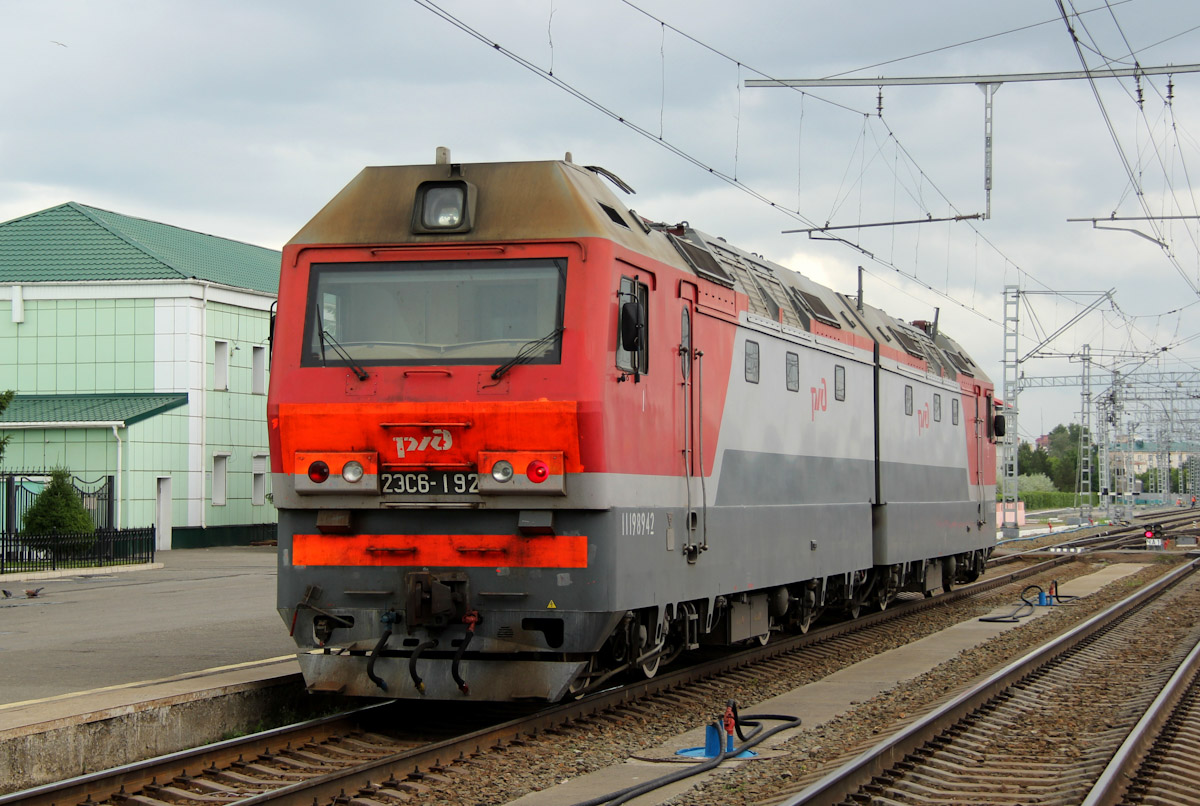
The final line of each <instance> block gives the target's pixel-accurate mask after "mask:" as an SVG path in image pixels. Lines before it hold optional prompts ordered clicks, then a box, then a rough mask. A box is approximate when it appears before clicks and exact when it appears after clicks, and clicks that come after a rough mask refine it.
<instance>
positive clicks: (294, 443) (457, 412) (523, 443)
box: [279, 400, 583, 474]
mask: <svg viewBox="0 0 1200 806" xmlns="http://www.w3.org/2000/svg"><path fill="white" fill-rule="evenodd" d="M576 409H577V405H576V403H575V401H548V400H531V401H520V402H491V401H488V402H483V401H479V402H445V403H415V402H410V401H405V402H399V401H398V402H394V403H354V404H350V403H281V404H280V406H279V429H280V450H281V453H280V457H279V459H280V461H281V463H282V464H283V471H284V472H285V473H292V474H295V473H305V472H307V466H304V467H301V466H299V464H298V460H297V458H296V457H297V456H298V455H300V454H309V453H313V454H317V453H321V452H325V451H335V452H353V451H364V450H369V451H377V452H378V457H379V464H380V465H381V466H383V467H414V468H419V467H463V468H467V467H474V466H475V465H476V462H477V460H478V457H479V453H480V451H513V450H522V451H558V452H560V453H561V454H562V456H563V464H564V467H563V471H564V472H568V473H578V472H579V471H581V470H582V469H583V468H582V466H581V464H580V462H579V425H578V421H577V418H578V415H577V412H576ZM289 465H290V466H289Z"/></svg>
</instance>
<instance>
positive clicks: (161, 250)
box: [0, 202, 280, 294]
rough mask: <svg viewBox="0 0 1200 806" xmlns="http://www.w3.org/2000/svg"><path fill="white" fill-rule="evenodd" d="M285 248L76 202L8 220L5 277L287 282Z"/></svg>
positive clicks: (2, 242) (2, 238)
mask: <svg viewBox="0 0 1200 806" xmlns="http://www.w3.org/2000/svg"><path fill="white" fill-rule="evenodd" d="M279 261H280V253H279V252H278V251H276V250H274V249H266V248H264V247H261V246H253V245H251V244H246V243H241V242H240V241H231V240H229V239H227V238H218V237H216V236H213V235H205V234H204V233H202V232H193V231H192V230H186V229H180V228H179V227H172V226H170V225H169V224H159V223H157V222H155V221H147V220H145V219H142V218H133V217H131V216H126V215H121V214H120V213H113V212H110V211H108V210H101V209H99V208H96V207H88V206H86V205H83V204H78V203H76V202H67V203H66V204H60V205H59V206H57V207H51V208H49V209H47V210H42V211H41V212H39V213H32V214H30V215H27V216H23V217H21V218H14V219H13V220H11V221H6V222H3V223H0V284H3V285H8V284H14V283H37V282H92V281H104V280H164V279H170V280H178V279H189V278H195V279H198V280H208V281H210V282H214V283H221V284H223V285H229V286H234V287H237V288H247V289H252V290H255V291H265V292H267V293H271V294H274V293H276V292H277V291H278V290H279Z"/></svg>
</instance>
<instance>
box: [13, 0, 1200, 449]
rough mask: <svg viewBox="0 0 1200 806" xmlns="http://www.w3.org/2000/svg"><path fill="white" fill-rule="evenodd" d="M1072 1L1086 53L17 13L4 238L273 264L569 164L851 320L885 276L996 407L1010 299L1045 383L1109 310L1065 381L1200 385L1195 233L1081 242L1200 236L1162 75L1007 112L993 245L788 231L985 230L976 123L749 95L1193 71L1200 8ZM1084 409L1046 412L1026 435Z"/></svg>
mask: <svg viewBox="0 0 1200 806" xmlns="http://www.w3.org/2000/svg"><path fill="white" fill-rule="evenodd" d="M1062 2H1063V7H1064V8H1065V10H1066V12H1067V14H1068V15H1069V16H1070V20H1071V26H1072V29H1073V30H1074V32H1075V34H1076V36H1077V38H1078V40H1079V46H1078V48H1077V47H1076V44H1075V43H1074V42H1073V41H1072V36H1071V33H1070V32H1069V31H1068V28H1067V25H1066V24H1065V23H1064V21H1063V19H1062V18H1061V16H1060V7H1059V4H1058V2H1056V0H1006V2H1003V3H997V2H984V0H923V1H922V2H920V3H900V2H896V0H842V2H836V3H834V2H829V0H824V1H823V2H815V1H814V0H761V1H758V0H748V1H747V2H743V3H736V4H735V3H730V2H714V1H712V0H692V1H691V2H683V0H633V2H624V0H586V1H585V0H529V1H528V2H522V1H519V0H514V1H513V2H503V3H502V2H495V0H493V1H492V2H484V1H483V0H472V1H471V2H463V1H462V0H442V2H440V3H439V4H438V5H437V6H433V5H432V4H430V3H429V2H427V0H419V1H415V0H389V1H388V2H384V1H383V0H375V1H373V0H362V1H361V2H355V3H329V2H305V1H304V0H288V1H287V2H284V1H283V0H277V1H276V2H256V1H255V0H237V1H236V2H233V1H232V0H230V1H228V2H226V1H223V0H206V2H203V3H200V2H192V3H183V2H167V1H166V0H153V2H151V1H150V0H125V1H124V2H117V1H114V2H99V0H90V2H81V1H79V0H62V2H56V3H45V2H42V1H41V0H3V3H2V4H0V8H2V9H3V13H4V16H3V19H4V25H3V26H2V27H0V66H2V68H3V69H2V73H3V76H4V78H3V80H0V108H2V109H3V118H2V119H0V120H2V122H0V220H8V219H11V218H15V217H18V216H22V215H26V214H28V213H31V212H35V211H37V210H41V209H44V208H46V207H50V206H53V205H57V204H61V203H63V202H65V201H77V202H81V203H84V204H89V205H93V206H97V207H103V208H105V209H110V210H114V211H117V212H121V213H125V214H129V215H135V216H140V217H144V218H149V219H153V220H156V221H162V222H165V223H168V224H174V225H177V226H181V227H187V228H189V229H196V230H200V231H203V232H208V233H211V234H214V235H220V236H223V237H229V238H235V239H239V240H243V241H247V242H250V243H255V244H260V245H263V246H269V247H275V248H278V247H280V246H281V245H282V244H283V243H284V242H285V241H286V240H287V239H288V238H289V237H290V236H291V235H292V234H293V233H294V232H296V231H297V230H298V229H300V227H301V226H302V225H303V224H304V222H306V221H307V220H308V219H309V218H310V217H311V216H312V215H313V214H314V213H315V212H316V211H317V210H318V209H319V208H320V207H321V206H322V205H323V204H324V203H325V202H326V201H327V200H328V199H329V198H330V197H331V196H332V195H333V194H334V193H336V192H337V190H338V189H340V188H341V187H342V186H343V185H344V184H345V183H346V182H347V181H349V180H350V179H351V178H352V177H353V176H354V175H355V174H356V173H357V172H358V170H359V169H360V168H361V167H363V166H364V165H386V164H413V163H425V162H430V161H432V158H433V153H434V149H435V147H437V146H448V147H450V149H451V151H452V155H453V158H454V160H455V161H456V162H458V161H461V162H493V161H503V160H520V159H539V160H540V159H558V158H561V157H562V155H563V154H564V153H565V152H567V151H570V152H572V154H573V155H574V158H575V160H576V161H578V162H581V163H584V164H596V165H603V166H604V167H606V168H608V169H609V170H611V171H613V172H614V173H616V174H618V175H619V176H620V177H622V178H623V179H624V180H625V181H626V182H627V183H629V184H630V185H632V186H633V187H634V188H635V189H636V190H637V195H635V196H632V197H630V198H629V199H628V204H629V206H631V207H633V208H635V209H636V210H637V211H638V212H639V213H641V214H642V215H645V216H647V217H650V218H654V219H658V220H663V221H670V222H676V221H683V220H686V221H688V222H689V223H691V224H692V225H693V226H695V227H697V228H700V229H703V230H705V231H707V232H710V233H713V234H716V235H721V236H723V237H725V238H726V239H728V240H729V241H731V242H733V243H736V244H738V245H739V246H742V247H744V248H747V249H750V250H752V251H755V252H759V253H761V254H763V255H764V256H766V257H768V258H770V259H772V260H775V261H777V262H780V263H783V264H784V265H787V266H789V267H791V268H794V269H797V270H799V271H802V272H804V273H806V274H808V275H809V276H811V277H813V278H814V279H816V280H818V281H820V282H823V283H825V284H827V285H830V286H831V287H833V288H835V289H837V290H839V291H853V290H854V289H855V287H856V284H857V278H856V272H857V267H858V266H863V267H864V269H865V270H866V272H867V274H866V279H865V293H866V295H867V298H868V300H869V301H871V302H873V303H874V304H877V305H881V306H882V307H884V308H885V309H886V310H887V311H888V312H889V313H892V314H893V315H896V316H899V317H902V318H905V319H927V318H931V317H932V315H933V309H934V308H940V309H941V314H940V316H941V323H942V327H943V328H944V329H945V330H946V332H948V333H950V334H951V335H953V336H955V337H956V338H958V339H959V340H960V341H961V342H963V343H964V344H965V345H966V346H967V348H968V349H969V350H970V351H971V352H972V353H973V355H974V356H975V357H976V359H977V360H978V361H979V362H980V363H981V364H983V365H984V366H985V367H986V368H987V370H988V372H989V374H990V375H991V376H992V378H993V380H994V381H995V382H996V384H997V386H998V387H999V386H1000V384H1001V380H1002V372H1001V364H1000V362H1001V358H1002V351H1003V328H1002V321H1003V316H1004V313H1003V306H1002V291H1003V288H1004V286H1005V285H1010V284H1011V285H1019V286H1020V287H1021V288H1022V289H1023V290H1026V291H1029V292H1039V293H1036V294H1030V295H1029V296H1027V297H1025V298H1024V299H1025V302H1024V303H1023V306H1022V317H1023V325H1022V351H1021V352H1022V355H1024V354H1025V353H1026V352H1028V351H1030V350H1032V349H1033V348H1034V347H1035V346H1036V344H1037V343H1038V342H1039V341H1040V340H1041V336H1042V335H1045V334H1049V333H1052V332H1054V331H1055V330H1057V329H1058V328H1059V327H1060V326H1061V325H1063V324H1065V323H1067V322H1068V321H1069V320H1070V319H1071V318H1072V317H1073V316H1074V315H1075V314H1076V313H1078V312H1079V311H1080V310H1081V309H1082V308H1083V307H1084V306H1086V305H1088V304H1089V303H1091V302H1092V301H1093V300H1094V299H1095V298H1096V297H1095V295H1096V293H1097V292H1105V291H1109V290H1112V291H1113V298H1112V299H1113V302H1112V303H1109V302H1105V303H1104V304H1103V305H1102V306H1101V307H1100V309H1098V310H1097V311H1095V312H1093V313H1091V314H1089V315H1088V316H1087V317H1085V318H1084V319H1083V320H1081V321H1080V322H1079V323H1078V324H1076V325H1075V326H1073V327H1072V328H1070V329H1068V330H1067V331H1065V332H1064V333H1063V334H1062V335H1061V336H1060V337H1059V338H1058V339H1056V340H1055V341H1054V342H1052V343H1051V344H1050V345H1049V347H1048V348H1046V350H1044V352H1046V351H1048V352H1052V353H1054V354H1057V355H1061V356H1068V355H1070V354H1073V353H1078V352H1079V350H1080V349H1081V348H1082V346H1083V345H1085V344H1086V345H1089V347H1090V349H1091V350H1092V352H1093V354H1094V355H1095V356H1096V357H1097V361H1098V363H1099V365H1100V366H1102V367H1108V368H1117V369H1129V368H1131V367H1133V366H1135V365H1137V364H1141V363H1143V362H1145V363H1144V367H1145V368H1153V369H1155V370H1159V371H1170V372H1193V371H1200V339H1197V340H1195V341H1193V339H1195V338H1196V336H1197V334H1198V333H1200V328H1198V327H1197V322H1200V304H1197V303H1198V301H1200V296H1198V295H1197V289H1200V224H1198V222H1196V221H1189V220H1167V221H1154V222H1148V221H1127V222H1116V223H1112V224H1111V226H1121V227H1126V228H1130V229H1136V230H1138V231H1139V232H1141V233H1142V235H1144V236H1146V237H1139V236H1138V235H1136V234H1133V233H1126V232H1110V231H1104V230H1094V229H1093V228H1092V226H1091V225H1090V224H1089V223H1068V222H1067V219H1068V218H1092V217H1107V216H1111V215H1116V216H1121V217H1125V216H1186V215H1196V214H1197V213H1198V212H1200V210H1198V209H1197V200H1196V194H1195V192H1194V191H1193V189H1192V187H1191V184H1190V182H1191V178H1192V177H1196V181H1198V182H1200V141H1198V139H1197V138H1198V137H1200V74H1190V73H1180V74H1177V75H1173V76H1147V77H1145V78H1143V79H1142V80H1141V82H1140V98H1141V103H1140V104H1139V103H1138V98H1139V84H1138V82H1136V81H1135V80H1134V79H1132V78H1130V79H1121V80H1116V79H1112V78H1109V79H1104V80H1099V81H1096V82H1095V84H1094V85H1093V84H1092V83H1090V82H1088V81H1060V82H1037V83H1005V84H1004V85H1002V86H1001V87H1000V88H999V90H998V91H997V92H996V94H995V111H994V117H993V129H994V145H995V148H994V167H993V172H994V189H993V193H992V217H991V219H990V220H986V221H983V220H976V221H964V222H958V223H927V224H922V225H907V226H896V227H873V228H868V229H845V230H835V231H832V232H831V233H830V234H832V235H837V236H839V237H840V238H842V239H844V241H845V242H849V243H845V242H838V241H830V240H822V239H819V238H818V239H813V238H810V237H809V236H808V235H805V234H796V233H793V234H785V233H784V232H783V231H784V230H788V229H798V228H804V227H810V226H820V225H826V224H828V225H830V226H847V225H856V224H873V223H881V222H889V221H904V220H911V219H918V218H929V217H932V218H944V217H950V216H970V215H974V214H977V213H982V212H984V210H985V196H984V190H983V185H984V181H983V179H984V149H983V140H984V136H983V135H984V95H983V93H982V92H981V91H980V89H979V88H978V87H976V86H974V85H972V84H970V83H968V84H960V85H947V86H889V87H885V88H883V89H882V97H880V90H878V89H877V88H875V87H867V88H851V89H829V88H823V89H811V90H806V91H804V92H800V91H796V90H791V89H783V88H772V89H763V88H748V87H746V86H745V81H746V80H747V79H761V78H782V79H812V78H821V77H828V76H834V75H843V74H845V75H850V76H855V77H869V78H875V77H879V76H886V77H899V76H974V75H982V74H1016V73H1034V72H1051V71H1079V70H1082V69H1083V67H1084V64H1086V65H1087V67H1088V68H1092V69H1095V68H1101V67H1104V66H1105V65H1107V64H1113V65H1115V66H1121V67H1125V66H1133V65H1134V63H1135V62H1136V63H1137V64H1140V65H1141V66H1143V67H1147V68H1149V67H1158V66H1164V65H1178V66H1182V65H1193V64H1195V63H1198V62H1200V3H1197V2H1195V0H1070V1H1069V0H1062ZM551 76H552V77H553V81H552V80H550V77H551ZM880 103H882V115H880V114H879V112H878V108H879V105H880ZM618 118H620V119H623V120H624V121H625V123H622V122H621V121H620V120H618ZM772 205H774V206H772ZM1150 238H1153V239H1154V241H1161V242H1162V243H1164V244H1165V245H1166V247H1165V248H1164V246H1162V245H1160V244H1159V243H1156V242H1154V241H1152V240H1150ZM1040 292H1056V293H1040ZM1071 292H1076V293H1071ZM1163 347H1167V348H1168V349H1167V350H1166V351H1165V352H1163V351H1162V348H1163ZM1152 355H1153V356H1156V357H1153V358H1150V356H1152ZM1023 366H1024V371H1025V373H1026V375H1028V376H1031V377H1032V376H1043V375H1074V374H1078V372H1079V364H1078V362H1072V361H1071V360H1070V359H1069V358H1066V357H1058V358H1053V357H1048V358H1041V359H1030V360H1029V361H1028V362H1026V363H1025V364H1024V365H1023ZM1095 375H1096V377H1097V380H1095V381H1094V383H1100V382H1101V381H1102V380H1103V378H1104V377H1105V376H1106V375H1107V373H1106V372H1104V371H1101V370H1098V371H1097V372H1096V373H1095ZM1154 405H1156V406H1158V408H1159V409H1160V410H1161V408H1162V404H1160V403H1159V404H1154ZM1078 409H1079V391H1078V389H1077V388H1075V389H1069V390H1058V391H1054V390H1041V389H1036V390H1030V391H1027V392H1025V393H1024V394H1023V395H1022V396H1021V414H1022V422H1021V429H1020V430H1021V433H1022V435H1023V436H1025V437H1026V438H1029V437H1032V436H1035V435H1037V434H1038V433H1042V432H1043V431H1045V430H1048V429H1049V428H1051V427H1052V426H1053V425H1055V424H1057V423H1058V422H1062V421H1067V420H1071V419H1074V418H1077V417H1078V415H1077V414H1076V413H1075V412H1077V411H1078ZM1149 416H1150V415H1149V413H1147V414H1146V415H1145V416H1141V415H1139V419H1149Z"/></svg>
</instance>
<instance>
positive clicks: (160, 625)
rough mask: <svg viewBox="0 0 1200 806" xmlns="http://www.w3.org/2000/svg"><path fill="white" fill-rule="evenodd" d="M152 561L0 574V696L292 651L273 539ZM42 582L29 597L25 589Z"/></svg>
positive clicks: (68, 689)
mask: <svg viewBox="0 0 1200 806" xmlns="http://www.w3.org/2000/svg"><path fill="white" fill-rule="evenodd" d="M156 560H157V562H159V563H162V567H161V568H149V569H146V570H140V571H130V572H126V573H116V572H110V571H106V570H105V569H92V570H81V571H80V572H79V573H78V574H77V575H75V576H70V577H64V578H61V579H43V580H37V581H32V580H19V579H13V578H9V579H5V577H3V576H0V588H2V589H4V590H8V591H9V592H10V594H11V597H9V598H0V704H5V703H14V702H23V701H26V700H31V699H40V698H45V697H54V696H58V695H63V694H69V693H73V692H78V691H87V690H91V689H96V688H102V687H105V686H114V685H123V684H129V683H134V682H138V681H144V680H156V679H160V678H164V677H170V676H173V675H179V674H187V673H191V672H197V671H201V670H205V669H212V668H215V667H220V666H226V665H231V664H238V663H247V662H253V661H260V660H263V659H265V658H273V657H279V656H284V655H292V654H294V652H295V645H294V644H293V642H292V640H291V638H290V637H288V631H287V625H285V624H284V623H283V620H282V619H280V617H279V614H278V613H276V612H275V581H276V576H277V574H276V568H275V548H274V547H241V546H238V547H224V548H212V549H175V550H172V551H163V552H159V553H158V555H157V557H156ZM37 588H42V590H41V592H40V593H38V594H37V596H35V597H33V598H29V597H27V596H26V593H25V591H26V590H35V589H37Z"/></svg>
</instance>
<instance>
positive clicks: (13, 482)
mask: <svg viewBox="0 0 1200 806" xmlns="http://www.w3.org/2000/svg"><path fill="white" fill-rule="evenodd" d="M3 531H4V533H5V534H14V535H15V534H16V533H17V477H16V476H15V475H13V474H12V473H7V474H5V476H4V529H3Z"/></svg>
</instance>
